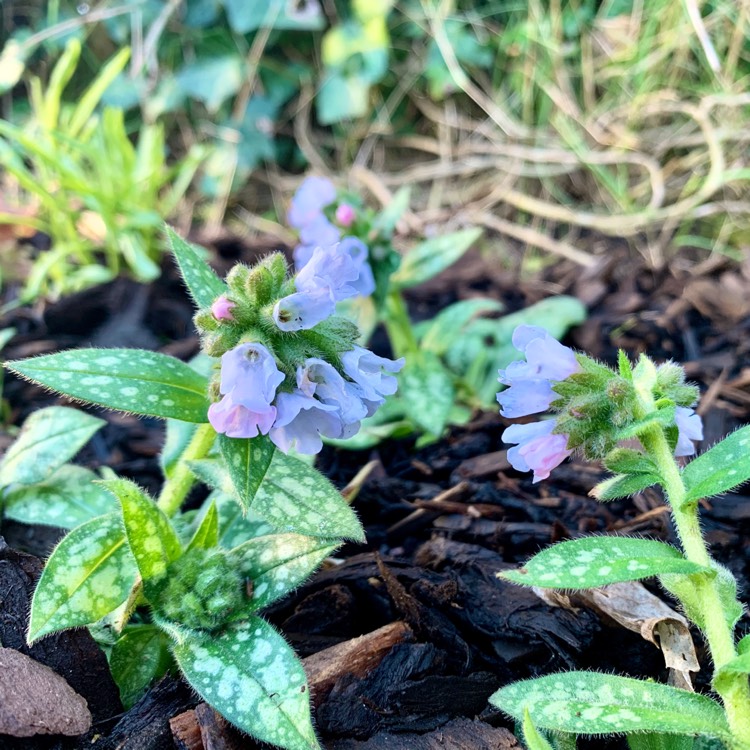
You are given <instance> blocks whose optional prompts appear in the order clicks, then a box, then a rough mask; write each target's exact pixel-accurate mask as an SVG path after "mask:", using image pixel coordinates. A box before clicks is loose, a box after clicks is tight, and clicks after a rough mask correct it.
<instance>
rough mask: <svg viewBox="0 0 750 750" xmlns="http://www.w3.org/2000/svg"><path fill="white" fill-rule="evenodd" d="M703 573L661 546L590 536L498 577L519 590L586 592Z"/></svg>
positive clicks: (549, 549) (676, 552)
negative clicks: (667, 575) (611, 585)
mask: <svg viewBox="0 0 750 750" xmlns="http://www.w3.org/2000/svg"><path fill="white" fill-rule="evenodd" d="M703 571H707V569H706V568H702V567H701V566H700V565H696V564H695V563H692V562H690V561H689V560H686V559H685V558H684V557H683V556H682V553H681V552H680V551H679V550H677V549H675V548H674V547H670V546H669V545H668V544H663V543H662V542H655V541H652V540H650V539H634V538H631V537H605V536H594V537H584V538H583V539H572V540H570V541H567V542H560V544H555V545H553V546H552V547H547V549H544V550H542V551H541V552H540V553H539V554H537V555H534V557H532V558H531V559H530V560H529V561H528V562H527V563H526V564H525V565H524V566H523V568H520V569H519V570H508V571H503V572H502V573H498V577H499V578H505V579H507V580H509V581H513V582H514V583H520V584H522V585H523V586H539V587H541V588H547V589H590V588H596V587H597V586H605V585H606V584H608V583H617V582H619V581H639V580H641V579H642V578H649V577H651V576H655V575H661V574H662V573H687V574H689V573H700V572H703Z"/></svg>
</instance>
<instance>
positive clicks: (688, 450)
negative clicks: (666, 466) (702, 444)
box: [674, 406, 703, 456]
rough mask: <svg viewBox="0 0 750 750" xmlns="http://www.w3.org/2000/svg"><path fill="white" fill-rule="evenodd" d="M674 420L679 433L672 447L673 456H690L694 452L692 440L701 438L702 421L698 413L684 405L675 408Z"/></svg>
mask: <svg viewBox="0 0 750 750" xmlns="http://www.w3.org/2000/svg"><path fill="white" fill-rule="evenodd" d="M674 421H675V424H676V425H677V429H678V431H679V435H678V438H677V445H676V446H675V449H674V454H675V456H692V455H693V453H695V445H693V440H703V422H702V421H701V418H700V415H698V414H696V413H695V412H694V411H693V410H692V409H688V408H687V407H685V406H678V407H677V408H676V409H675V415H674Z"/></svg>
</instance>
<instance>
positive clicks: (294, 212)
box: [287, 177, 336, 229]
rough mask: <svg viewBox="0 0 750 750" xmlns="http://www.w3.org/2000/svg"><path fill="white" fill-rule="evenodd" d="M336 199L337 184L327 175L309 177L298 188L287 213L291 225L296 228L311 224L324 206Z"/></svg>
mask: <svg viewBox="0 0 750 750" xmlns="http://www.w3.org/2000/svg"><path fill="white" fill-rule="evenodd" d="M335 200H336V186H335V185H334V184H333V183H332V182H331V181H330V180H328V179H326V178H325V177H308V178H306V179H305V180H304V181H303V182H302V184H301V185H300V186H299V188H297V192H296V193H295V195H294V198H292V204H291V206H290V207H289V212H288V213H287V220H288V221H289V225H290V226H292V227H294V228H295V229H302V227H304V226H306V225H307V224H309V223H310V222H311V221H312V220H313V219H315V218H316V217H317V216H318V215H320V214H321V213H322V211H323V208H325V206H327V205H328V204H329V203H333V202H334V201H335Z"/></svg>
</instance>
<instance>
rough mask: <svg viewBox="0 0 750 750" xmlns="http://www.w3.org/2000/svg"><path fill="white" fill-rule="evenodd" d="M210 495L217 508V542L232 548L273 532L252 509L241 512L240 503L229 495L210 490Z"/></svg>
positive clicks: (272, 528) (268, 524)
mask: <svg viewBox="0 0 750 750" xmlns="http://www.w3.org/2000/svg"><path fill="white" fill-rule="evenodd" d="M210 497H212V498H214V499H215V501H216V507H217V508H218V509H219V544H220V545H221V546H222V547H225V548H227V549H233V548H234V547H238V546H239V545H240V544H243V543H244V542H247V541H249V540H250V539H255V537H258V536H266V535H267V534H273V533H274V532H275V531H276V529H275V528H274V527H273V526H272V525H271V524H270V523H268V521H266V520H265V519H264V518H262V517H261V516H259V515H258V514H257V513H254V512H253V511H252V510H249V511H247V512H246V513H245V512H243V510H242V508H241V507H240V504H239V503H238V502H237V501H236V500H235V499H234V497H232V496H230V495H225V494H224V493H221V492H212V493H211V495H210Z"/></svg>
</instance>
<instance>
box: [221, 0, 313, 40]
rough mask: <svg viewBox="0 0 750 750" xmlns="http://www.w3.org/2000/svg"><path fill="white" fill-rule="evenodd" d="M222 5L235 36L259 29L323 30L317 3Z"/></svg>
mask: <svg viewBox="0 0 750 750" xmlns="http://www.w3.org/2000/svg"><path fill="white" fill-rule="evenodd" d="M223 5H224V9H225V10H226V13H227V19H228V21H229V25H230V27H231V28H232V31H234V32H236V33H238V34H247V33H248V32H249V31H255V30H256V29H259V28H261V27H266V28H272V29H274V30H281V29H296V30H298V31H314V30H320V29H322V28H324V27H325V16H324V15H323V11H322V10H321V8H320V4H319V2H318V0H306V2H303V3H290V2H288V1H287V0H266V2H263V3H254V2H251V3H249V2H247V0H223Z"/></svg>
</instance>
